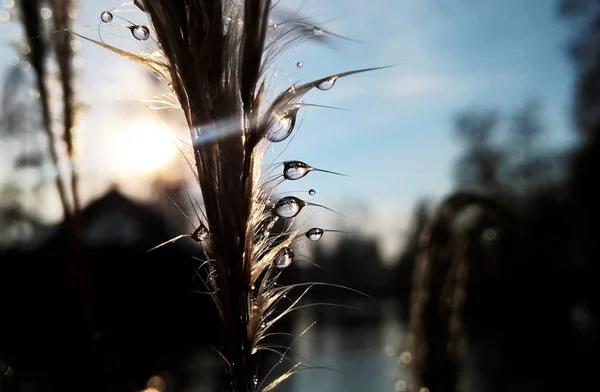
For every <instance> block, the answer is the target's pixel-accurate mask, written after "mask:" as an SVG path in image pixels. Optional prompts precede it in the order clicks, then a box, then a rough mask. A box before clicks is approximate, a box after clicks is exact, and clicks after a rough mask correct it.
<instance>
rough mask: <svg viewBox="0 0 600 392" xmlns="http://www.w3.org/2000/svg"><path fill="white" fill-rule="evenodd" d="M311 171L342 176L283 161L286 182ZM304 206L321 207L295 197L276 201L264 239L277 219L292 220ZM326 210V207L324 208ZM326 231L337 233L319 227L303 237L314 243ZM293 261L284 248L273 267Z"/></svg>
mask: <svg viewBox="0 0 600 392" xmlns="http://www.w3.org/2000/svg"><path fill="white" fill-rule="evenodd" d="M311 171H320V172H325V173H331V174H336V175H342V174H340V173H336V172H331V171H327V170H322V169H317V168H314V167H312V166H310V165H309V164H307V163H304V162H302V161H296V160H294V161H285V162H283V178H284V179H286V180H291V181H295V180H299V179H301V178H303V177H304V176H306V175H307V174H308V173H310V172H311ZM308 194H309V195H310V196H314V195H316V194H317V191H316V190H314V189H312V188H311V189H309V191H308ZM306 206H316V207H323V206H322V205H319V204H314V203H309V202H307V201H305V200H302V199H300V198H298V197H296V196H285V197H282V198H280V199H279V200H277V201H276V202H275V203H273V204H272V205H271V207H270V213H271V217H270V218H268V220H267V222H268V223H267V225H266V229H265V231H264V235H265V237H268V236H269V235H270V230H271V228H272V227H273V225H274V224H275V222H277V221H278V220H279V219H293V218H295V217H296V216H298V214H299V213H300V212H301V211H302V209H303V208H304V207H306ZM324 208H326V207H324ZM326 231H334V232H335V231H337V230H324V229H321V228H319V227H314V228H312V229H310V230H308V231H307V232H306V233H304V235H305V236H306V238H308V239H309V240H310V241H313V242H316V241H319V240H320V239H321V238H322V237H323V234H324V233H325V232H326ZM293 259H294V252H293V251H292V250H291V249H290V248H289V247H284V248H282V249H281V250H279V252H278V253H277V255H276V256H275V266H276V267H277V268H286V267H288V266H289V265H290V264H291V263H292V261H293Z"/></svg>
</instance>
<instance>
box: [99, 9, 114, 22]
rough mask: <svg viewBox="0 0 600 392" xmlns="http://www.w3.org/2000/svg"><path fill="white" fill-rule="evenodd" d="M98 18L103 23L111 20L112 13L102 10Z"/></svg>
mask: <svg viewBox="0 0 600 392" xmlns="http://www.w3.org/2000/svg"><path fill="white" fill-rule="evenodd" d="M100 20H101V21H102V22H104V23H110V22H112V20H113V14H112V13H111V12H110V11H104V12H103V13H102V14H100Z"/></svg>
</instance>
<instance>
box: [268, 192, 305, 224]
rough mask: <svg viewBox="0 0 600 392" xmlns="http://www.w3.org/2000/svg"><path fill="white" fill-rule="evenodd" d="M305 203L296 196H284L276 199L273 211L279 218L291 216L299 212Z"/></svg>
mask: <svg viewBox="0 0 600 392" xmlns="http://www.w3.org/2000/svg"><path fill="white" fill-rule="evenodd" d="M305 205H306V203H305V202H304V201H302V200H300V199H298V198H297V197H294V196H286V197H283V198H281V199H279V200H277V202H276V203H275V208H274V210H273V211H274V212H275V214H277V216H279V217H280V218H285V219H287V218H293V217H295V216H296V215H298V214H299V213H300V210H302V207H304V206H305Z"/></svg>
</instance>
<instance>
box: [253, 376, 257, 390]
mask: <svg viewBox="0 0 600 392" xmlns="http://www.w3.org/2000/svg"><path fill="white" fill-rule="evenodd" d="M252 383H253V384H254V387H255V388H256V386H257V385H258V376H257V375H254V377H252Z"/></svg>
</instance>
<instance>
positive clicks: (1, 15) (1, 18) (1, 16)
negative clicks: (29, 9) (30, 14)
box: [0, 11, 10, 22]
mask: <svg viewBox="0 0 600 392" xmlns="http://www.w3.org/2000/svg"><path fill="white" fill-rule="evenodd" d="M9 20H10V14H9V13H8V12H6V11H0V22H8V21H9Z"/></svg>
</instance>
